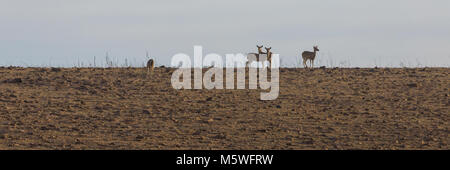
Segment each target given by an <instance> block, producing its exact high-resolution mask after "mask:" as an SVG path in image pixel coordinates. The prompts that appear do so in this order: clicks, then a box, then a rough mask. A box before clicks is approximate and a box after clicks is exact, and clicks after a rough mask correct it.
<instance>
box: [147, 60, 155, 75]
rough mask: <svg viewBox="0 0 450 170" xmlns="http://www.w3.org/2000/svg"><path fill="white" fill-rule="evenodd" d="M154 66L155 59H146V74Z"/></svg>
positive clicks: (151, 70)
mask: <svg viewBox="0 0 450 170" xmlns="http://www.w3.org/2000/svg"><path fill="white" fill-rule="evenodd" d="M154 68H155V61H154V60H153V59H149V60H148V61H147V74H148V73H149V72H153V69H154Z"/></svg>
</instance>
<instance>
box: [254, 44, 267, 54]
mask: <svg viewBox="0 0 450 170" xmlns="http://www.w3.org/2000/svg"><path fill="white" fill-rule="evenodd" d="M256 47H257V48H258V54H267V53H264V52H263V51H262V48H263V46H262V45H261V46H258V45H256Z"/></svg>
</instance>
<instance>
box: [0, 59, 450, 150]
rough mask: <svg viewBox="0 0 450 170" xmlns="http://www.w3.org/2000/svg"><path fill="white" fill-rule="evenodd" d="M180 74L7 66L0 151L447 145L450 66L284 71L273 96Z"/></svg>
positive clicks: (0, 86)
mask: <svg viewBox="0 0 450 170" xmlns="http://www.w3.org/2000/svg"><path fill="white" fill-rule="evenodd" d="M173 71H174V70H173V69H169V68H156V69H155V72H154V73H153V75H152V76H147V75H146V70H144V69H142V68H111V69H103V68H95V69H94V68H61V69H60V68H0V76H1V77H0V149H171V150H173V149H252V150H253V149H281V150H284V149H445V150H448V149H450V147H449V139H450V138H449V119H450V101H449V97H448V95H449V91H450V90H449V88H450V75H449V73H450V69H449V68H416V69H408V68H402V69H401V68H397V69H394V68H390V69H388V68H378V69H377V68H364V69H362V68H361V69H358V68H354V69H331V68H327V69H315V70H307V69H287V68H283V69H281V70H280V95H279V97H278V99H277V100H273V101H261V100H259V97H260V92H261V90H206V89H205V90H175V89H173V88H172V86H171V83H170V78H171V74H172V72H173Z"/></svg>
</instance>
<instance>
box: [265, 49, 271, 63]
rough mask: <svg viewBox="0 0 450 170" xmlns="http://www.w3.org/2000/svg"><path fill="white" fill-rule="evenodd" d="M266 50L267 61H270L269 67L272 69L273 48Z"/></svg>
mask: <svg viewBox="0 0 450 170" xmlns="http://www.w3.org/2000/svg"><path fill="white" fill-rule="evenodd" d="M265 49H266V54H267V61H269V67H271V65H272V52H270V50H271V49H272V47H269V48H265Z"/></svg>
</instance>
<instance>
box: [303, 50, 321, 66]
mask: <svg viewBox="0 0 450 170" xmlns="http://www.w3.org/2000/svg"><path fill="white" fill-rule="evenodd" d="M317 51H319V48H318V47H317V46H314V52H311V51H304V52H303V53H302V58H303V66H304V67H305V68H308V65H307V64H306V62H307V61H308V60H309V61H310V63H311V68H313V67H314V59H315V58H316V53H317Z"/></svg>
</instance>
